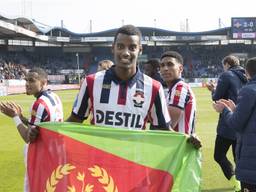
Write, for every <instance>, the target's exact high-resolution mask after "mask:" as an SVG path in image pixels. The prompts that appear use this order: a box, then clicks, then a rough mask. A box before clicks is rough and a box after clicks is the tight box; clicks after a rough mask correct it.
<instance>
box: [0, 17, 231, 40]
mask: <svg viewBox="0 0 256 192" xmlns="http://www.w3.org/2000/svg"><path fill="white" fill-rule="evenodd" d="M0 20H2V21H5V22H6V23H11V24H13V25H17V26H20V27H23V28H25V29H28V30H30V31H33V32H35V33H36V34H41V35H49V36H60V34H61V36H62V37H72V36H73V37H102V36H104V37H113V36H114V35H115V33H116V31H117V29H110V30H106V31H101V32H96V33H74V32H71V31H70V30H68V29H66V28H62V27H51V26H49V25H46V24H42V23H40V22H38V21H36V20H34V19H28V18H24V17H17V18H7V17H4V16H1V15H0ZM139 28H140V30H141V32H142V35H143V36H153V35H154V36H174V35H175V36H184V35H186V36H197V35H228V34H229V31H230V27H227V28H221V29H216V30H212V31H204V32H177V31H169V30H164V29H159V28H152V27H139ZM14 34H15V36H17V34H16V33H14V32H11V31H10V30H8V29H3V27H1V30H0V36H3V35H7V36H11V35H14Z"/></svg>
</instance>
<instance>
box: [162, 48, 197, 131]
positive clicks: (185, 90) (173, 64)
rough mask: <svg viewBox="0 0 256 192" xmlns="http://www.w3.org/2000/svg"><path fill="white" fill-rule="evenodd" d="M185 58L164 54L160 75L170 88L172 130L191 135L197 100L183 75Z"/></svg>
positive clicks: (170, 52)
mask: <svg viewBox="0 0 256 192" xmlns="http://www.w3.org/2000/svg"><path fill="white" fill-rule="evenodd" d="M182 71H183V58H182V56H181V55H180V54H179V53H177V52H175V51H167V52H165V53H163V54H162V56H161V61H160V73H161V76H162V78H163V80H164V81H165V83H166V84H167V85H168V87H169V92H168V95H167V105H168V110H169V113H170V117H171V119H172V123H171V126H172V128H173V129H174V130H175V131H177V132H181V133H185V134H188V135H191V134H193V133H194V132H195V112H196V100H195V96H194V93H193V92H192V90H191V88H190V86H189V85H188V84H187V83H185V82H184V81H183V80H182V78H181V74H182Z"/></svg>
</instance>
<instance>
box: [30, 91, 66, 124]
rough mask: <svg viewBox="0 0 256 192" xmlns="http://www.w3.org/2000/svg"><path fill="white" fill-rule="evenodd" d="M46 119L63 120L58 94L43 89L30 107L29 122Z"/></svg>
mask: <svg viewBox="0 0 256 192" xmlns="http://www.w3.org/2000/svg"><path fill="white" fill-rule="evenodd" d="M46 121H55V122H56V121H57V122H61V121H63V108H62V103H61V100H60V98H59V96H58V95H57V94H55V93H53V92H52V91H50V90H47V91H43V92H41V94H40V95H39V96H38V97H37V99H36V101H35V102H34V103H33V105H32V107H31V117H30V119H29V123H30V124H37V123H40V122H46Z"/></svg>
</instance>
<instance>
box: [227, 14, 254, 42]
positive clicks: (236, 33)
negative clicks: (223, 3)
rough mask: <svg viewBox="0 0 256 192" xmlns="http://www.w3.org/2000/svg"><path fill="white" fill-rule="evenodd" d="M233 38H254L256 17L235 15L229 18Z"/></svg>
mask: <svg viewBox="0 0 256 192" xmlns="http://www.w3.org/2000/svg"><path fill="white" fill-rule="evenodd" d="M231 33H232V38H233V39H256V17H235V18H232V19H231Z"/></svg>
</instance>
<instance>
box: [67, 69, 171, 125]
mask: <svg viewBox="0 0 256 192" xmlns="http://www.w3.org/2000/svg"><path fill="white" fill-rule="evenodd" d="M90 112H92V120H91V123H92V124H95V125H101V126H108V127H119V128H128V129H144V128H145V125H146V122H147V121H148V120H149V121H150V122H151V124H152V125H153V126H154V128H155V129H168V128H169V122H170V117H169V114H168V109H167V106H166V100H165V97H164V91H163V88H162V86H161V84H160V83H159V82H158V81H156V80H153V79H152V78H150V77H148V76H147V75H144V74H143V73H141V72H140V71H139V70H138V69H137V73H136V74H135V75H134V77H133V78H131V79H130V80H128V81H122V80H120V79H118V77H117V76H116V75H115V72H114V67H112V68H110V69H109V70H107V71H100V72H97V73H95V74H92V75H89V76H87V77H86V78H85V80H84V82H83V84H82V86H81V89H80V91H79V94H78V95H77V98H76V101H75V103H74V106H73V112H72V113H73V115H75V116H76V117H78V118H79V119H81V120H83V119H86V118H87V117H88V116H89V113H90Z"/></svg>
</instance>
